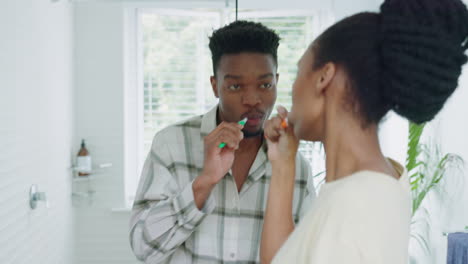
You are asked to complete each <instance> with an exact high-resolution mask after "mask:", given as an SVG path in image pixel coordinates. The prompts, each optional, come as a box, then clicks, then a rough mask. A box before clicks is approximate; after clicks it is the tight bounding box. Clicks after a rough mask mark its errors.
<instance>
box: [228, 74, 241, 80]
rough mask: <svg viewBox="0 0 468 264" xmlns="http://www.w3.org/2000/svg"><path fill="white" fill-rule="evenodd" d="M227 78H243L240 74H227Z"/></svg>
mask: <svg viewBox="0 0 468 264" xmlns="http://www.w3.org/2000/svg"><path fill="white" fill-rule="evenodd" d="M226 79H234V80H239V79H242V76H240V75H232V74H226V75H224V80H226Z"/></svg>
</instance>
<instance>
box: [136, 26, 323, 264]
mask: <svg viewBox="0 0 468 264" xmlns="http://www.w3.org/2000/svg"><path fill="white" fill-rule="evenodd" d="M278 45H279V37H278V35H276V33H274V32H273V31H272V30H270V29H268V28H266V27H265V26H263V25H262V24H259V23H253V22H246V21H237V22H233V23H231V24H229V25H227V26H225V27H223V28H220V29H218V30H216V31H215V32H214V33H213V35H212V37H211V38H210V44H209V46H210V49H211V53H212V60H213V71H214V76H212V77H211V85H212V88H213V92H214V95H215V96H216V97H217V98H219V103H218V105H217V106H216V107H215V108H213V109H212V110H211V111H209V112H208V113H206V114H204V115H202V116H197V117H194V118H192V119H190V120H188V121H185V122H181V123H178V124H175V125H173V126H170V127H168V128H166V129H163V130H162V131H160V132H159V133H157V134H156V136H155V137H154V140H153V144H152V147H151V151H150V154H149V155H148V158H147V160H146V162H145V166H144V168H143V173H142V177H141V180H140V184H139V187H138V191H137V195H136V199H135V203H134V207H133V212H132V218H131V232H130V240H131V246H132V249H133V251H134V253H135V255H136V256H137V257H138V259H140V260H142V261H144V262H145V263H177V264H183V263H224V262H227V263H258V262H259V244H260V237H261V228H262V222H263V215H264V211H265V207H266V201H267V195H268V186H269V182H270V178H271V166H270V164H269V163H268V160H267V150H266V142H264V140H263V129H262V127H263V123H264V121H265V120H266V119H267V118H268V117H269V115H270V113H271V111H272V108H273V105H274V104H275V101H276V84H277V81H278V74H277V49H278ZM244 118H247V119H248V121H247V122H246V124H245V125H244V126H243V125H240V124H238V122H239V121H240V120H242V119H244ZM221 143H225V146H224V147H221V146H222V145H221ZM220 145H221V146H220ZM296 164H297V166H296V168H297V169H296V176H295V177H296V183H295V192H294V202H293V203H294V204H293V206H292V208H293V212H292V216H293V217H294V220H295V222H297V221H298V219H299V217H300V215H302V214H303V212H304V210H303V208H305V207H307V204H309V203H310V199H312V198H314V197H315V190H314V188H313V184H312V180H311V179H310V180H309V181H308V179H309V176H310V168H309V167H308V165H307V162H306V161H305V159H304V158H303V157H302V156H300V155H298V157H297V158H296Z"/></svg>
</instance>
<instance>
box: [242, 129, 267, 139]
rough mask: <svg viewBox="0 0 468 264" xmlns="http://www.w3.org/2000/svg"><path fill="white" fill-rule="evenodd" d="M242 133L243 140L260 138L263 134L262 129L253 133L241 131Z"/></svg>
mask: <svg viewBox="0 0 468 264" xmlns="http://www.w3.org/2000/svg"><path fill="white" fill-rule="evenodd" d="M242 133H244V138H253V137H259V136H261V135H262V134H263V129H259V130H257V131H255V132H250V131H245V130H242Z"/></svg>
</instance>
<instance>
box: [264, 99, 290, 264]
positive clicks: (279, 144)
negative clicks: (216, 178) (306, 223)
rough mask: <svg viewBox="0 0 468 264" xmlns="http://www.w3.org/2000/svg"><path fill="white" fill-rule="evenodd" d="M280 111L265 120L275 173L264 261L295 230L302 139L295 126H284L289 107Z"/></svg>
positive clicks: (270, 195)
mask: <svg viewBox="0 0 468 264" xmlns="http://www.w3.org/2000/svg"><path fill="white" fill-rule="evenodd" d="M278 113H279V114H278V116H277V117H274V118H272V119H270V120H268V121H267V122H266V123H265V137H266V139H267V142H268V158H269V160H270V162H271V166H272V176H271V181H270V189H269V191H268V201H267V207H266V212H265V216H264V222H263V231H262V240H261V245H260V260H261V263H263V264H268V263H270V262H271V261H272V259H273V257H274V256H275V255H276V253H277V252H278V250H279V249H280V248H281V246H282V245H283V243H284V242H286V239H287V238H288V236H289V235H290V234H291V233H292V231H293V230H294V222H293V216H292V213H293V212H292V202H293V193H294V181H295V179H294V176H295V170H296V162H295V160H296V154H297V148H298V145H299V140H298V139H297V138H296V137H295V135H294V132H293V128H292V127H290V126H288V127H285V126H284V125H283V126H282V123H283V121H284V120H285V119H286V118H287V111H286V109H284V108H279V109H278Z"/></svg>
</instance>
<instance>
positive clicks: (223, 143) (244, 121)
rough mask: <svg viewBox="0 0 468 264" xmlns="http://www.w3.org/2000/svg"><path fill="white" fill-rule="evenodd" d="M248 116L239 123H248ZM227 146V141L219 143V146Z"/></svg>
mask: <svg viewBox="0 0 468 264" xmlns="http://www.w3.org/2000/svg"><path fill="white" fill-rule="evenodd" d="M247 120H248V119H247V117H246V118H244V119H242V120H241V121H239V122H237V123H238V124H239V125H245V123H247ZM225 146H226V143H225V142H221V144H219V146H218V147H219V148H224V147H225Z"/></svg>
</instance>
